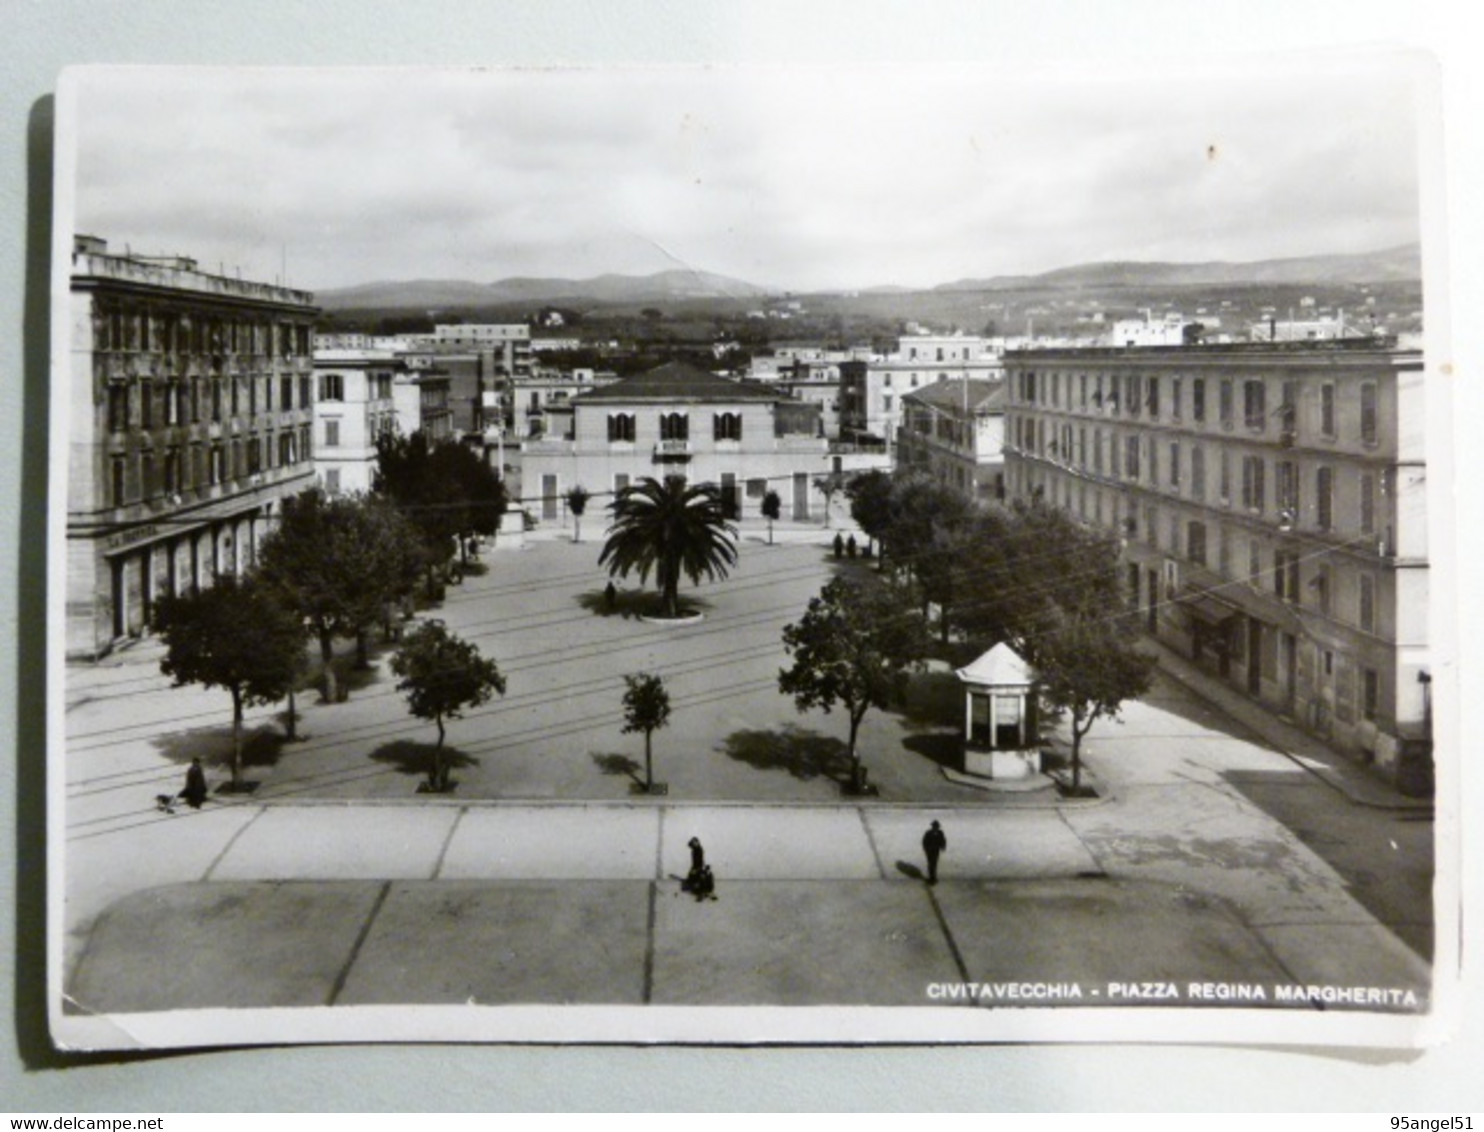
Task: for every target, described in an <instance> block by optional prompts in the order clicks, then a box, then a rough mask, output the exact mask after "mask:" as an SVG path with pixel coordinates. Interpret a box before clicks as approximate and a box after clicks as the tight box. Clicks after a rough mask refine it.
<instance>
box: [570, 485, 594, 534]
mask: <svg viewBox="0 0 1484 1132" xmlns="http://www.w3.org/2000/svg"><path fill="white" fill-rule="evenodd" d="M592 497H593V493H592V492H590V491H588V489H587V488H585V487H583V486H582V485H581V484H577V485H576V486H574V487H573V488H572V490H570V491H569V492H567V509H568V510H569V511H571V512H572V519H573V522H574V524H575V527H576V531H575V533H574V534H573V536H572V541H573V542H581V541H582V513H583V512H584V511H586V510H587V501H588V500H589V499H591V498H592Z"/></svg>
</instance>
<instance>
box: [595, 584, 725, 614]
mask: <svg viewBox="0 0 1484 1132" xmlns="http://www.w3.org/2000/svg"><path fill="white" fill-rule="evenodd" d="M577 604H578V605H580V606H582V608H583V609H585V610H587V611H588V612H589V613H594V614H596V615H597V616H599V617H622V618H623V619H624V620H625V621H629V620H632V619H633V618H636V617H658V616H659V613H660V595H659V594H658V592H656V591H654V590H629V589H622V590H617V591H616V592H615V593H614V595H613V603H612V604H611V605H610V604H609V603H608V595H607V594H606V593H604V591H602V590H588V591H587V592H586V593H580V594H578V595H577ZM711 608H712V605H711V603H710V602H709V601H707V600H705V599H704V598H699V597H696V596H695V595H694V594H687V593H681V595H680V612H681V613H682V614H683V615H687V614H692V613H704V612H705V611H706V610H708V609H711Z"/></svg>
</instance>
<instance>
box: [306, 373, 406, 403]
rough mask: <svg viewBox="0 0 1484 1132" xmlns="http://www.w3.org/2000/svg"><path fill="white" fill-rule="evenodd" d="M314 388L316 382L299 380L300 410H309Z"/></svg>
mask: <svg viewBox="0 0 1484 1132" xmlns="http://www.w3.org/2000/svg"><path fill="white" fill-rule="evenodd" d="M313 388H314V381H313V379H312V378H308V377H301V378H300V379H299V408H301V409H307V408H309V402H310V391H311V390H312V389H313ZM387 396H391V394H390V393H388V394H387Z"/></svg>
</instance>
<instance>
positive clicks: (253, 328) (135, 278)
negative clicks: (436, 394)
mask: <svg viewBox="0 0 1484 1132" xmlns="http://www.w3.org/2000/svg"><path fill="white" fill-rule="evenodd" d="M71 299H72V301H71V325H70V328H69V334H70V344H71V345H70V355H69V357H68V358H67V359H65V360H63V361H62V362H61V365H62V366H66V367H69V369H68V371H67V373H66V374H65V375H64V374H61V373H59V375H58V378H57V380H63V379H64V378H65V379H66V380H69V381H70V388H69V401H68V404H69V410H68V411H69V413H70V419H69V422H68V425H69V435H68V441H69V452H68V480H67V655H68V657H69V658H72V659H96V658H97V657H99V656H102V655H103V654H105V653H107V652H108V651H109V650H110V649H112V648H113V647H115V645H117V644H118V643H119V642H121V641H124V640H127V639H129V638H131V637H137V636H140V635H142V634H143V633H145V632H147V631H148V630H149V626H150V622H151V618H152V607H153V603H154V601H155V600H156V598H158V597H159V596H161V595H164V594H178V593H181V592H183V591H186V590H188V589H190V588H191V587H192V586H207V585H210V584H211V580H212V579H213V578H214V577H215V576H216V575H217V574H219V573H241V572H242V571H243V570H245V569H246V568H247V567H248V566H249V565H251V564H252V562H253V560H254V559H255V557H256V554H257V545H258V540H259V539H260V538H261V537H262V535H263V534H264V533H265V530H266V526H267V524H268V523H269V522H270V521H271V520H272V519H273V517H274V515H275V512H276V510H277V508H278V505H279V501H280V500H281V499H282V498H283V497H284V496H286V495H292V494H295V493H297V492H299V491H302V490H304V489H305V488H307V487H310V486H311V485H312V483H313V478H314V463H313V458H312V455H313V452H312V445H313V438H312V429H313V422H314V377H313V372H312V359H311V339H312V333H313V326H314V318H315V316H316V314H317V313H318V311H317V310H316V308H315V307H314V306H313V298H312V296H311V295H310V294H309V293H308V292H306V291H297V290H291V289H289V288H287V287H279V286H274V285H270V284H267V283H250V282H246V281H243V280H239V279H228V278H224V277H222V276H217V275H208V274H206V273H204V272H201V271H199V270H197V266H196V263H195V261H194V260H190V259H187V258H184V257H148V258H146V257H140V256H127V255H126V256H120V255H110V254H109V253H108V247H107V244H106V243H105V242H104V241H102V240H99V239H96V238H94V237H88V236H79V237H77V239H76V240H75V242H74V248H73V256H72V279H71ZM59 369H60V367H59Z"/></svg>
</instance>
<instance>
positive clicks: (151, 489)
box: [139, 452, 155, 499]
mask: <svg viewBox="0 0 1484 1132" xmlns="http://www.w3.org/2000/svg"><path fill="white" fill-rule="evenodd" d="M154 494H155V458H154V456H153V454H151V453H149V452H141V453H140V454H139V495H140V497H141V498H143V499H152V498H154Z"/></svg>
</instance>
